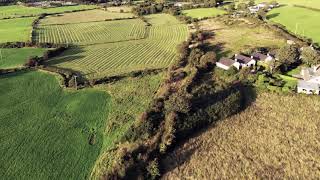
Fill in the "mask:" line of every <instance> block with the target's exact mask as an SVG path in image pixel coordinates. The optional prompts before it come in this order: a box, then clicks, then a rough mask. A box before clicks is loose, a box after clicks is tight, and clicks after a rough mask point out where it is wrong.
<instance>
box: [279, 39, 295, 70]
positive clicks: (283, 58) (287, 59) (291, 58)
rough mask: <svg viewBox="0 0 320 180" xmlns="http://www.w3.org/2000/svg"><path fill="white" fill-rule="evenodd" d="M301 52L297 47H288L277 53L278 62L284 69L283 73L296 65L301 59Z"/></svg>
mask: <svg viewBox="0 0 320 180" xmlns="http://www.w3.org/2000/svg"><path fill="white" fill-rule="evenodd" d="M299 56H300V54H299V50H298V47H296V46H295V45H286V46H283V47H281V48H280V49H279V50H278V53H277V59H278V62H279V63H280V64H281V67H283V69H282V70H283V71H287V70H288V67H289V66H291V65H292V64H294V63H296V62H297V61H298V59H299Z"/></svg>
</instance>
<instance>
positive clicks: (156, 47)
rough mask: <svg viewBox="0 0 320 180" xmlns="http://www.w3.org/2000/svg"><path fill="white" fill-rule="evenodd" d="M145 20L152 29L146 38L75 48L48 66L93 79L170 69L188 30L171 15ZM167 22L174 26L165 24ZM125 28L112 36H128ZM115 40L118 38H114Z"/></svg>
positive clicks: (149, 28)
mask: <svg viewBox="0 0 320 180" xmlns="http://www.w3.org/2000/svg"><path fill="white" fill-rule="evenodd" d="M146 18H147V20H148V21H149V20H150V22H151V23H152V26H148V27H146V30H145V31H146V33H145V34H146V37H145V39H140V40H130V41H124V42H114V43H106V44H99V45H92V46H85V47H80V48H72V49H70V50H67V51H66V52H65V53H63V54H62V55H61V56H59V57H57V58H54V59H52V60H51V61H50V62H49V64H50V65H54V66H58V67H65V68H72V69H75V70H77V71H81V72H83V73H84V74H85V75H86V76H87V77H88V78H90V79H91V78H100V77H105V76H111V75H118V74H123V73H128V72H131V71H134V70H143V69H146V68H147V69H151V68H164V67H168V66H169V65H170V64H171V63H172V62H173V61H174V60H175V58H176V46H177V45H178V44H180V43H181V42H182V41H184V40H185V39H186V38H187V35H188V31H187V27H186V26H185V25H184V24H181V23H180V22H178V20H176V19H175V18H174V17H173V16H169V15H163V14H157V15H151V16H147V17H146ZM124 21H128V20H124ZM117 22H119V21H117ZM165 22H168V23H169V24H171V25H170V26H167V25H164V23H165ZM126 29H127V30H128V29H129V27H126ZM126 29H125V27H122V29H119V31H118V32H117V31H116V29H114V30H113V31H112V33H114V34H117V33H119V34H120V33H122V36H125V32H128V31H127V30H126ZM138 32H141V31H135V32H134V33H133V35H137V34H138ZM115 39H117V37H115V36H113V40H115ZM119 39H120V38H119ZM108 40H112V39H108Z"/></svg>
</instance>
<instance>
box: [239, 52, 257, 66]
mask: <svg viewBox="0 0 320 180" xmlns="http://www.w3.org/2000/svg"><path fill="white" fill-rule="evenodd" d="M234 61H235V62H236V63H235V64H234V66H235V67H236V68H237V69H242V68H243V67H253V66H255V65H256V62H257V61H256V60H254V59H252V58H251V57H248V56H244V55H241V54H235V56H234Z"/></svg>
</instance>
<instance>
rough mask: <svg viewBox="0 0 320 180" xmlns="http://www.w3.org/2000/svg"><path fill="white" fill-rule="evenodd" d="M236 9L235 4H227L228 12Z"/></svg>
mask: <svg viewBox="0 0 320 180" xmlns="http://www.w3.org/2000/svg"><path fill="white" fill-rule="evenodd" d="M235 9H236V6H235V4H234V3H231V4H230V5H229V6H228V12H232V11H234V10H235Z"/></svg>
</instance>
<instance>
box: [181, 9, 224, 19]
mask: <svg viewBox="0 0 320 180" xmlns="http://www.w3.org/2000/svg"><path fill="white" fill-rule="evenodd" d="M182 13H183V14H185V15H186V16H190V17H192V18H199V19H201V18H205V17H215V16H217V15H222V14H225V13H226V12H225V11H224V10H221V9H217V8H197V9H189V10H183V11H182Z"/></svg>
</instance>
